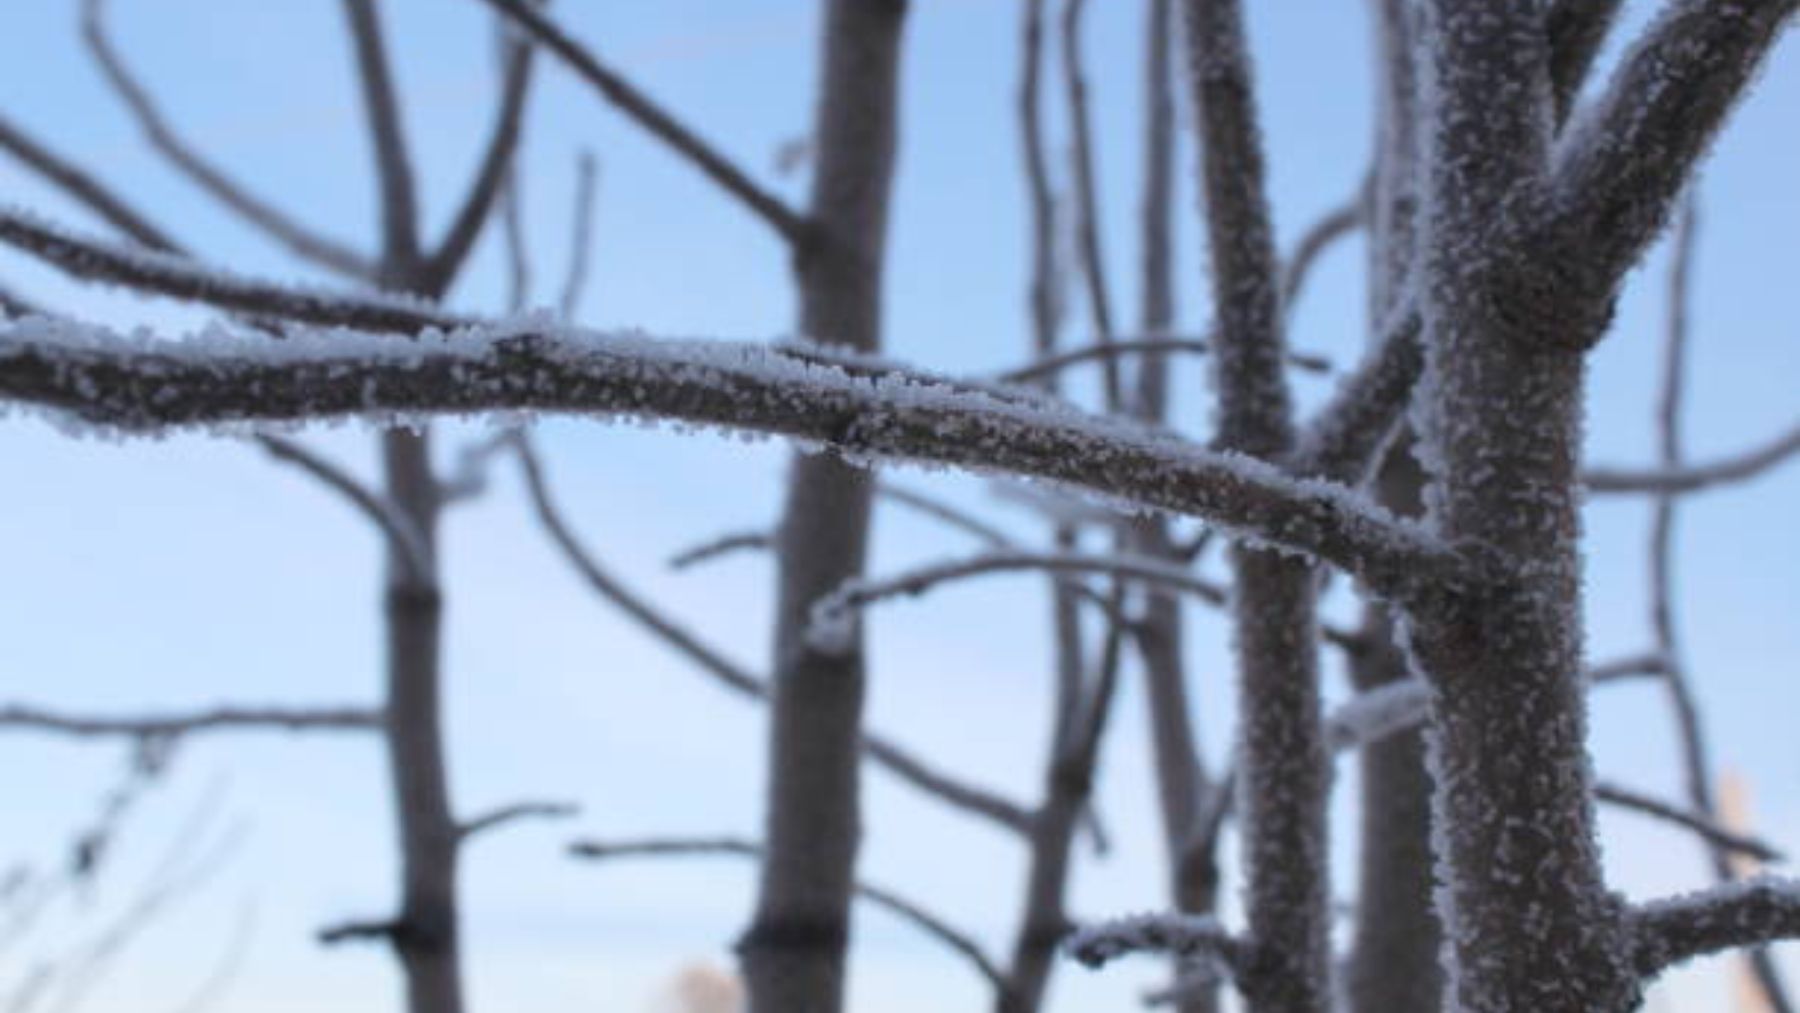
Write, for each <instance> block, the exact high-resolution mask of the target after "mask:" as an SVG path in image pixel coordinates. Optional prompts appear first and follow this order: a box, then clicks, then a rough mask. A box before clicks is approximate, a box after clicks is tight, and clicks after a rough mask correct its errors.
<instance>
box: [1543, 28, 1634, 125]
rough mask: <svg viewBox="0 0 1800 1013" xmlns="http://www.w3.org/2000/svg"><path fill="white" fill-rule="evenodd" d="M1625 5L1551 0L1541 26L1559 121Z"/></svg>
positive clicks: (1570, 106) (1563, 119)
mask: <svg viewBox="0 0 1800 1013" xmlns="http://www.w3.org/2000/svg"><path fill="white" fill-rule="evenodd" d="M1624 5H1625V4H1624V0H1552V3H1551V4H1550V13H1549V14H1548V15H1547V16H1546V17H1545V19H1544V27H1545V29H1546V30H1547V31H1548V32H1549V35H1550V85H1551V89H1552V90H1553V91H1554V92H1555V97H1556V121H1557V122H1558V123H1559V124H1560V123H1565V122H1567V121H1568V119H1569V113H1570V111H1571V110H1572V109H1574V108H1575V99H1576V97H1577V96H1578V95H1580V94H1581V86H1582V84H1583V83H1584V82H1585V81H1586V80H1587V77H1588V70H1589V69H1590V68H1591V67H1592V66H1593V64H1594V58H1595V57H1597V56H1599V55H1600V47H1601V45H1602V44H1604V43H1605V42H1606V33H1607V31H1608V30H1609V29H1610V28H1612V25H1613V22H1614V21H1616V20H1618V16H1619V8H1621V7H1623V6H1624Z"/></svg>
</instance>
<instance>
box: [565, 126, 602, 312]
mask: <svg viewBox="0 0 1800 1013" xmlns="http://www.w3.org/2000/svg"><path fill="white" fill-rule="evenodd" d="M599 180H600V162H599V160H598V159H596V158H595V157H594V153H593V152H591V151H583V152H582V153H581V157H579V158H577V159H576V160H575V210H574V211H572V212H570V218H569V228H570V232H569V270H568V273H567V274H565V275H564V276H563V286H562V296H561V298H559V299H558V300H557V302H556V305H557V309H558V312H559V313H560V314H561V315H562V319H564V320H573V319H575V310H576V309H577V308H578V307H580V305H581V295H582V293H583V292H584V291H586V290H587V284H588V275H589V273H590V272H589V270H588V265H589V262H590V261H591V259H592V257H591V254H592V250H593V245H594V238H593V237H594V205H595V203H596V202H595V199H594V193H595V191H596V190H597V189H598V188H599Z"/></svg>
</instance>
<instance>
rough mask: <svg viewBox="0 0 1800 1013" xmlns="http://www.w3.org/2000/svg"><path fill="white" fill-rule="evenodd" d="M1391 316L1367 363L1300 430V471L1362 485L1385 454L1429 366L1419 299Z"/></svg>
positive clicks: (1295, 463) (1292, 460) (1293, 463)
mask: <svg viewBox="0 0 1800 1013" xmlns="http://www.w3.org/2000/svg"><path fill="white" fill-rule="evenodd" d="M1389 319H1390V323H1389V324H1388V325H1387V326H1385V327H1383V328H1382V332H1381V337H1380V338H1379V340H1377V341H1376V342H1375V343H1374V345H1373V346H1372V348H1371V350H1370V351H1369V353H1368V354H1367V356H1366V357H1365V358H1364V359H1363V362H1362V364H1361V365H1359V366H1358V367H1357V368H1356V370H1355V372H1353V373H1350V374H1349V375H1347V376H1346V377H1345V378H1344V379H1343V381H1342V382H1340V383H1339V384H1338V389H1337V392H1336V393H1335V394H1334V395H1332V398H1331V400H1330V401H1328V402H1327V403H1326V404H1325V406H1324V407H1323V408H1321V409H1319V411H1318V413H1317V414H1316V415H1314V416H1313V418H1312V420H1311V422H1309V423H1308V424H1307V427H1306V429H1305V430H1304V431H1303V432H1302V433H1301V434H1300V436H1299V438H1298V440H1297V441H1296V443H1295V447H1294V450H1293V452H1292V454H1290V455H1289V459H1288V467H1289V468H1290V469H1291V470H1292V471H1293V472H1294V473H1295V474H1297V475H1314V476H1318V477H1320V478H1324V479H1328V480H1331V481H1335V482H1344V483H1347V484H1357V483H1358V482H1360V481H1361V480H1362V479H1363V478H1365V477H1366V476H1367V474H1368V473H1369V471H1370V469H1372V468H1373V467H1374V466H1375V462H1376V461H1377V460H1379V459H1380V454H1381V449H1382V448H1383V447H1385V446H1387V444H1388V441H1389V440H1390V439H1392V437H1393V434H1394V430H1395V428H1396V427H1397V426H1399V424H1400V420H1401V419H1402V418H1404V417H1405V415H1406V409H1407V405H1408V404H1410V403H1411V400H1412V391H1413V385H1414V384H1416V383H1417V382H1418V379H1419V374H1420V372H1421V371H1422V370H1423V369H1424V367H1425V355H1424V349H1423V347H1422V346H1421V345H1420V344H1419V337H1420V320H1419V310H1418V305H1417V303H1416V302H1415V301H1414V300H1413V299H1412V298H1411V296H1410V295H1409V296H1407V297H1405V298H1403V299H1401V300H1400V302H1399V304H1398V308H1397V309H1396V310H1395V311H1394V313H1393V314H1392V315H1391V317H1390V318H1389Z"/></svg>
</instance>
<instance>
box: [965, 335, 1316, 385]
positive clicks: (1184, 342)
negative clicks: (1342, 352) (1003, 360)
mask: <svg viewBox="0 0 1800 1013" xmlns="http://www.w3.org/2000/svg"><path fill="white" fill-rule="evenodd" d="M1174 352H1179V353H1183V354H1187V355H1207V354H1210V353H1211V352H1212V343H1211V342H1210V341H1207V340H1206V339H1205V338H1180V337H1164V336H1160V335H1159V336H1154V337H1144V338H1118V339H1115V340H1112V341H1103V342H1098V343H1096V344H1092V345H1085V346H1083V347H1081V348H1071V349H1069V350H1068V351H1066V352H1058V353H1056V354H1054V355H1046V356H1044V357H1043V358H1040V359H1037V360H1035V361H1032V362H1029V363H1026V364H1025V365H1023V366H1016V367H1014V368H1012V369H1009V370H1006V371H1005V372H1001V373H995V374H994V379H995V380H998V381H1000V382H1001V383H1028V382H1030V381H1032V380H1039V379H1042V378H1044V377H1046V376H1052V375H1054V374H1056V373H1060V372H1062V371H1063V370H1065V369H1067V368H1069V367H1070V366H1078V365H1081V364H1082V363H1085V362H1093V361H1096V360H1106V359H1117V358H1123V357H1125V356H1128V355H1167V354H1169V353H1174ZM1287 361H1288V363H1289V364H1291V365H1293V366H1296V367H1298V368H1300V369H1304V370H1306V371H1307V372H1310V373H1329V372H1331V362H1330V361H1329V360H1327V359H1326V358H1325V357H1323V356H1319V355H1310V354H1307V353H1305V352H1290V353H1288V357H1287Z"/></svg>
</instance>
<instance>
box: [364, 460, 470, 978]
mask: <svg viewBox="0 0 1800 1013" xmlns="http://www.w3.org/2000/svg"><path fill="white" fill-rule="evenodd" d="M381 441H382V443H381V447H382V456H383V459H384V463H385V466H386V471H387V490H388V495H389V496H390V497H391V498H392V500H393V502H394V504H395V506H396V507H397V508H398V509H399V510H400V511H402V513H403V514H404V515H405V516H406V517H407V519H408V520H410V521H411V522H412V524H413V525H414V527H415V528H416V530H417V531H418V532H419V534H420V536H421V539H422V540H423V541H424V542H425V544H426V546H427V547H428V548H434V547H435V544H436V530H437V513H438V504H437V484H436V479H435V478H434V477H433V476H432V473H431V464H430V443H429V441H428V438H427V435H426V433H425V432H424V431H419V432H413V431H409V430H404V429H396V430H390V431H388V432H386V433H384V434H382V437H381ZM443 608H444V602H443V592H442V589H441V587H440V586H439V584H438V580H437V573H436V567H435V565H434V566H433V568H432V571H431V572H430V573H429V574H427V575H424V576H407V575H405V572H404V570H403V569H402V568H401V564H400V562H399V561H398V560H395V561H391V562H390V564H389V577H388V586H387V712H388V734H387V744H388V766H389V769H390V771H391V775H392V778H393V786H394V806H395V811H396V813H397V816H398V821H399V831H400V835H399V836H400V865H401V894H400V912H399V917H398V918H397V919H396V921H395V929H394V934H393V945H394V951H395V953H396V954H397V955H398V956H399V958H400V963H401V966H402V968H403V969H404V971H405V975H406V1008H407V1010H408V1011H409V1013H461V1010H462V1008H463V999H462V978H461V960H460V957H459V947H458V936H459V932H458V926H457V904H456V872H457V852H458V845H459V840H458V838H459V834H458V832H457V825H456V819H455V817H454V816H453V815H452V813H451V809H450V790H449V784H448V776H447V774H446V771H445V764H444V737H443V727H442V720H443V701H442V683H441V679H442V672H441V669H440V664H439V662H440V649H441V630H442V624H443Z"/></svg>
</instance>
